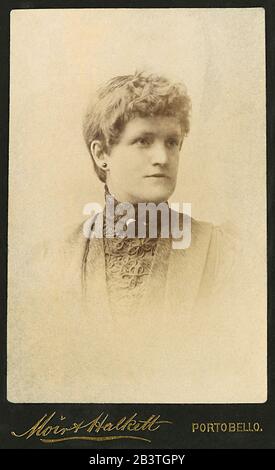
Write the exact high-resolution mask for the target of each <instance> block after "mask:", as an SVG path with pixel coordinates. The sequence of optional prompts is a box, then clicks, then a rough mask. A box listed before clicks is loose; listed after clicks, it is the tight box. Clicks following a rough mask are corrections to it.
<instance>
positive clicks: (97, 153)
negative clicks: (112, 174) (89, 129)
mask: <svg viewBox="0 0 275 470" xmlns="http://www.w3.org/2000/svg"><path fill="white" fill-rule="evenodd" d="M90 151H91V155H92V157H93V159H94V162H95V163H96V165H97V166H98V167H99V168H101V169H102V170H106V169H107V168H108V162H107V153H106V152H105V151H104V147H103V143H102V142H101V141H100V140H93V141H92V142H91V145H90Z"/></svg>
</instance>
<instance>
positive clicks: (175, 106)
mask: <svg viewBox="0 0 275 470" xmlns="http://www.w3.org/2000/svg"><path fill="white" fill-rule="evenodd" d="M190 111H191V101H190V98H189V97H188V95H187V92H186V89H185V86H184V85H183V84H182V83H177V82H175V83H172V82H170V81H169V80H168V79H167V78H165V77H162V76H159V75H156V74H148V73H145V72H135V73H134V74H133V75H123V76H118V77H114V78H112V79H111V80H109V81H108V82H107V83H106V84H105V85H104V86H102V87H100V88H99V89H98V91H97V93H96V95H95V100H94V102H93V103H92V105H91V106H90V108H89V110H88V112H87V114H86V116H85V119H84V125H83V134H84V139H85V142H86V145H87V147H88V150H89V152H90V154H91V151H90V146H91V143H92V141H93V140H100V141H101V142H102V144H103V148H104V150H105V151H106V152H107V153H109V151H110V149H111V147H112V145H114V144H116V143H118V141H119V138H120V135H121V133H122V131H123V129H124V127H125V125H126V124H127V122H129V121H130V120H131V119H133V118H135V117H137V116H138V117H152V116H173V117H176V118H177V119H178V120H179V123H180V125H181V129H182V136H183V137H185V136H186V135H187V134H188V132H189V127H190V122H189V117H190ZM91 156H92V155H91ZM92 158H93V156H92ZM93 163H94V168H95V171H96V173H97V175H98V177H99V179H100V180H101V181H102V182H105V181H106V173H105V171H104V170H102V169H101V168H99V167H98V166H97V165H96V163H95V161H94V159H93Z"/></svg>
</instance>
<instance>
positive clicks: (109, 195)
mask: <svg viewBox="0 0 275 470" xmlns="http://www.w3.org/2000/svg"><path fill="white" fill-rule="evenodd" d="M104 190H105V208H104V226H105V228H106V224H107V222H108V211H106V204H107V200H108V198H110V199H111V200H112V201H113V202H112V203H113V207H114V210H115V208H116V207H117V205H118V204H121V202H120V201H118V200H117V199H116V198H115V196H114V195H113V194H112V193H111V192H110V191H109V188H108V186H107V185H106V184H105V186H104ZM164 203H165V204H167V206H168V209H169V204H168V201H164ZM125 204H127V203H125ZM131 205H132V207H133V208H134V215H133V217H129V218H128V219H127V217H126V215H127V214H126V212H127V211H126V207H125V214H122V215H121V214H120V215H117V214H116V213H115V214H114V219H113V222H114V224H116V222H117V221H118V220H119V219H121V217H122V216H123V217H126V220H125V226H124V230H125V229H126V226H127V225H128V223H135V234H136V236H137V220H138V210H139V209H138V206H139V204H138V203H132V204H131ZM168 223H169V219H168ZM145 225H146V237H148V232H149V228H148V226H149V215H148V213H147V215H146V223H145ZM160 232H161V213H160V211H158V212H157V237H159V235H160Z"/></svg>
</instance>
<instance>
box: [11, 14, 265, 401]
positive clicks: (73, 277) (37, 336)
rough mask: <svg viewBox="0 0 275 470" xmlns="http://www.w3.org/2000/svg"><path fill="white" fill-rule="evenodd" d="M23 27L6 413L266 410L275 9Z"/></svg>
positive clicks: (21, 17)
mask: <svg viewBox="0 0 275 470" xmlns="http://www.w3.org/2000/svg"><path fill="white" fill-rule="evenodd" d="M10 28H11V33H10V39H11V42H10V44H11V45H10V117H9V119H10V132H9V200H8V206H9V207H8V212H9V216H8V217H9V219H8V313H7V340H8V349H7V399H8V401H9V402H12V403H80V404H81V403H160V404H161V403H167V404H169V403H171V404H197V403H201V404H204V403H206V404H216V403H217V404H218V403H221V404H222V403H224V404H233V403H264V402H266V400H267V331H266V330H267V274H266V270H267V260H266V88H265V83H266V82H265V80H266V77H265V73H266V72H265V11H264V9H263V8H249V9H248V8H238V9H237V8H236V9H235V8H228V9H227V8H211V9H210V8H209V9H208V8H200V9H196V8H188V9H186V8H166V9H165V8H163V9H162V8H136V9H134V8H133V9H132V8H116V9H115V8H83V9H70V8H67V9H58V8H55V9H36V10H35V9H25V10H24V9H21V10H13V11H12V12H11V15H10Z"/></svg>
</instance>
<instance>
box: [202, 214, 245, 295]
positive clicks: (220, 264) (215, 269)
mask: <svg viewBox="0 0 275 470" xmlns="http://www.w3.org/2000/svg"><path fill="white" fill-rule="evenodd" d="M239 255H240V239H239V236H238V232H237V229H236V227H235V226H234V225H233V224H231V223H229V222H226V223H224V224H222V225H219V226H215V225H213V228H212V234H211V238H210V243H209V248H208V253H207V257H206V263H205V268H204V272H203V277H202V281H201V286H200V297H204V298H205V297H209V296H212V295H214V294H217V293H219V292H222V291H224V290H226V289H228V286H229V285H230V283H232V281H233V280H234V276H235V274H236V268H237V260H238V257H239Z"/></svg>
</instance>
